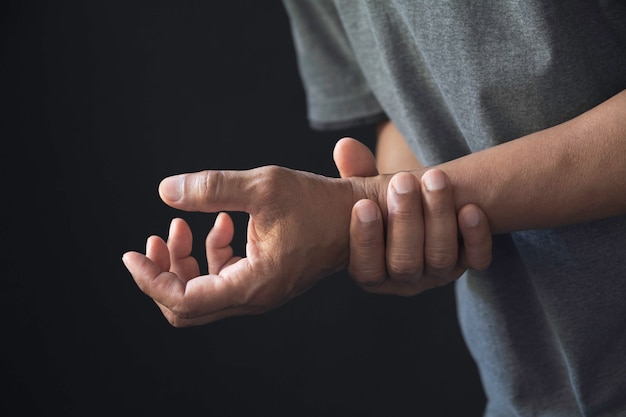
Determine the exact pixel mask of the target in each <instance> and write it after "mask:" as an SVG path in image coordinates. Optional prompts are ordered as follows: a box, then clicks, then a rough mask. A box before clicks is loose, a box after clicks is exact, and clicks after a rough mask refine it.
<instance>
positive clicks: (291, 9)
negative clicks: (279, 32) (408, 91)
mask: <svg viewBox="0 0 626 417" xmlns="http://www.w3.org/2000/svg"><path fill="white" fill-rule="evenodd" d="M283 3H284V5H285V9H286V11H287V15H288V16H289V21H290V25H291V31H292V35H293V40H294V45H295V49H296V57H297V61H298V68H299V70H300V76H301V78H302V82H303V86H304V91H305V95H306V101H307V116H308V120H309V124H310V126H311V128H313V129H316V130H333V129H343V128H346V127H356V126H361V125H367V124H373V123H376V122H378V121H381V120H384V119H385V118H386V115H385V112H384V111H383V109H382V108H381V106H380V104H379V103H378V100H376V98H375V97H374V95H373V94H372V92H371V90H370V88H369V86H368V84H367V81H366V79H365V78H364V76H363V73H362V72H361V69H360V67H359V65H358V62H357V60H356V58H355V56H354V54H353V52H352V48H351V46H350V41H349V39H348V37H347V36H346V33H345V31H344V30H343V27H342V25H341V20H340V18H339V16H338V14H337V13H336V10H335V6H334V4H333V2H332V1H327V0H283Z"/></svg>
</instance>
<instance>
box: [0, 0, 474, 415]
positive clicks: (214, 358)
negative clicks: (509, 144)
mask: <svg viewBox="0 0 626 417" xmlns="http://www.w3.org/2000/svg"><path fill="white" fill-rule="evenodd" d="M0 8H1V9H0V13H1V19H2V20H1V21H2V25H1V28H0V30H1V32H2V38H1V41H2V45H1V47H2V49H1V53H2V55H1V62H0V71H1V74H0V76H1V80H2V87H1V88H2V90H1V96H2V98H1V100H2V105H3V111H2V121H1V131H0V135H2V136H1V137H2V142H1V143H2V151H1V156H0V163H1V164H0V174H1V175H2V177H1V178H2V190H3V193H2V194H3V195H2V197H1V200H0V201H1V205H2V218H1V224H0V238H1V240H0V242H1V243H2V247H1V249H2V250H1V251H0V263H1V266H2V268H1V269H0V274H1V277H2V290H1V293H0V294H1V295H0V296H1V300H0V304H1V305H2V308H3V312H2V314H1V317H2V321H3V323H2V331H3V333H4V335H3V337H2V343H1V344H0V349H1V350H0V352H1V354H2V369H1V370H0V371H1V375H2V378H3V379H4V380H5V381H4V382H5V385H4V386H5V388H4V389H3V391H2V394H1V400H0V411H2V413H3V414H4V415H7V414H6V411H8V410H11V409H17V410H20V412H19V414H20V415H50V414H54V413H57V412H58V413H59V415H64V416H100V415H112V414H114V413H115V415H119V414H118V413H123V414H124V415H153V416H165V415H186V414H188V415H200V414H202V415H211V416H244V415H246V416H247V415H282V414H285V415H293V416H333V415H342V416H349V415H358V416H408V415H430V416H449V415H464V416H472V415H473V416H477V415H480V414H481V412H482V409H483V406H484V397H483V393H482V390H481V387H480V383H479V380H478V376H477V373H476V370H475V368H474V364H473V362H472V361H471V358H470V356H469V354H468V353H467V351H466V349H465V346H464V344H463V341H462V338H461V336H460V333H459V329H458V326H457V321H456V317H455V314H456V313H455V309H454V299H453V288H452V286H448V287H444V288H441V289H437V290H432V291H430V292H428V293H426V294H423V295H420V296H417V297H413V298H396V297H382V296H373V295H369V294H366V293H364V292H362V291H360V290H359V289H358V288H356V287H355V286H354V285H353V284H352V283H351V282H350V280H349V278H348V276H347V275H346V274H345V273H338V274H336V275H333V276H331V277H329V278H327V279H326V280H324V281H322V282H321V283H320V284H319V285H317V286H316V287H314V288H313V289H312V290H311V291H309V292H308V293H306V294H304V295H302V296H300V297H299V298H297V299H295V300H293V301H291V302H289V303H288V304H286V305H284V306H283V307H281V308H279V309H277V310H275V311H272V312H270V313H267V314H264V315H260V316H252V317H240V318H233V319H228V320H225V321H222V322H218V323H214V324H211V325H207V326H202V327H196V328H189V329H174V328H172V327H171V326H169V324H168V323H167V322H166V321H165V319H164V318H163V317H162V315H161V314H160V312H159V310H158V309H157V307H156V306H155V305H154V304H153V303H152V301H151V300H150V299H149V298H148V297H147V296H145V295H144V294H143V293H141V292H140V291H139V289H138V288H137V287H136V286H135V284H134V282H133V280H132V279H131V277H130V275H129V274H128V272H127V271H126V269H125V268H124V267H123V265H122V263H121V260H120V258H121V255H122V253H123V252H125V251H127V250H129V249H133V250H143V245H144V242H145V238H146V237H147V236H149V235H150V234H159V235H161V236H165V235H166V233H167V228H168V223H169V220H170V219H171V218H172V217H174V216H182V217H184V218H185V219H187V220H188V221H189V222H190V223H191V225H192V228H193V230H194V232H195V233H196V236H198V238H197V242H196V244H195V247H194V252H195V253H196V254H198V255H200V254H202V246H201V245H202V241H203V239H204V236H205V234H206V233H207V232H208V230H209V228H210V226H211V224H212V222H213V219H214V218H215V217H214V215H212V214H197V213H195V214H190V213H181V212H176V211H175V210H173V209H171V208H169V207H167V206H165V205H164V204H163V203H162V202H161V201H160V200H159V198H158V195H157V193H156V188H157V185H158V183H159V181H160V180H161V179H162V178H163V177H165V176H168V175H171V174H173V173H178V172H186V171H195V170H201V169H208V168H232V169H244V168H251V167H255V166H259V165H264V164H279V165H285V166H288V167H292V168H297V169H303V170H310V171H315V172H318V173H322V174H326V175H329V176H336V175H337V173H336V170H335V168H334V166H333V164H332V160H331V153H332V147H333V145H334V143H335V141H336V140H337V139H339V138H340V137H342V136H344V135H351V136H354V137H357V138H359V139H362V140H363V141H365V142H366V143H368V144H369V145H371V143H372V142H371V141H372V138H373V136H372V132H371V131H370V130H369V129H360V130H355V131H345V132H333V133H319V132H313V131H311V130H310V129H309V128H308V126H307V124H306V118H305V108H304V96H303V90H302V86H301V84H300V80H299V78H298V73H297V68H296V64H295V60H294V56H293V45H292V43H291V38H290V33H289V27H288V22H287V18H286V15H285V12H284V10H283V8H282V5H281V3H280V2H279V1H276V0H273V1H262V2H261V1H252V0H250V1H239V2H234V1H233V2H210V1H147V0H146V1H90V2H87V1H84V2H80V1H72V2H52V1H50V2H44V1H39V2H37V1H29V2H18V1H12V2H3V3H2V6H0ZM235 218H236V222H237V227H238V229H239V232H238V234H237V236H236V240H237V245H236V247H237V250H238V251H239V252H240V253H241V251H242V250H243V247H244V242H243V240H244V236H245V235H244V233H243V228H245V221H246V218H245V217H244V216H242V215H236V216H235ZM200 256H201V255H200ZM4 409H6V410H4ZM12 415H13V414H12Z"/></svg>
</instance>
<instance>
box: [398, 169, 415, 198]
mask: <svg viewBox="0 0 626 417" xmlns="http://www.w3.org/2000/svg"><path fill="white" fill-rule="evenodd" d="M393 189H394V190H396V192H397V193H398V194H406V193H410V192H411V191H413V190H415V179H414V178H413V175H411V174H397V175H395V176H394V177H393Z"/></svg>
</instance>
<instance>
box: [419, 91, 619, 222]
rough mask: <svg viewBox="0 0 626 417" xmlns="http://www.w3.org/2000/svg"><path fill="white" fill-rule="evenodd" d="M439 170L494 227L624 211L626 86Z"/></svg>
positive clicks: (460, 201)
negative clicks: (549, 124) (601, 100)
mask: <svg viewBox="0 0 626 417" xmlns="http://www.w3.org/2000/svg"><path fill="white" fill-rule="evenodd" d="M439 168H441V169H442V170H444V171H445V172H446V174H447V175H448V176H449V178H450V180H451V181H452V185H453V187H454V194H455V200H456V206H457V208H459V207H462V206H464V205H465V204H468V203H474V204H477V205H478V206H480V207H481V208H482V209H483V210H484V211H485V212H486V214H487V216H488V218H489V222H490V225H491V228H492V231H493V232H494V233H504V232H510V231H516V230H527V229H536V228H544V227H555V226H559V225H565V224H573V223H578V222H582V221H591V220H596V219H600V218H606V217H611V216H615V215H620V214H624V213H626V90H624V91H622V92H621V93H619V94H617V95H616V96H614V97H612V98H611V99H609V100H607V101H606V102H604V103H602V104H600V105H599V106H597V107H595V108H593V109H592V110H589V111H588V112H586V113H584V114H582V115H581V116H579V117H577V118H575V119H573V120H570V121H568V122H565V123H563V124H560V125H558V126H555V127H552V128H549V129H546V130H542V131H539V132H536V133H533V134H531V135H528V136H525V137H522V138H519V139H517V140H513V141H511V142H508V143H505V144H502V145H499V146H496V147H493V148H490V149H487V150H484V151H480V152H477V153H474V154H470V155H467V156H465V157H462V158H459V159H456V160H453V161H450V162H447V163H444V164H441V165H440V166H439ZM421 172H422V171H421V170H419V171H416V175H420V174H421Z"/></svg>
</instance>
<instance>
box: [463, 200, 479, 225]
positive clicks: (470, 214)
mask: <svg viewBox="0 0 626 417" xmlns="http://www.w3.org/2000/svg"><path fill="white" fill-rule="evenodd" d="M481 217H482V216H481V212H480V209H479V208H478V207H477V206H475V205H473V204H469V205H467V206H465V207H463V208H462V209H461V211H460V213H459V218H460V221H461V222H462V223H463V225H464V226H465V227H467V228H475V227H478V226H479V225H480V222H481V220H482V219H481Z"/></svg>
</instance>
